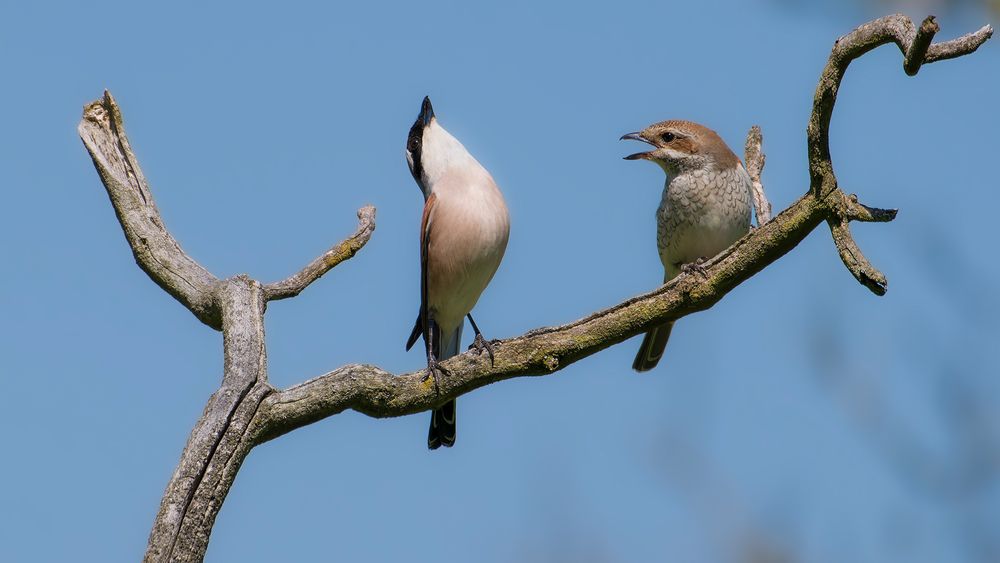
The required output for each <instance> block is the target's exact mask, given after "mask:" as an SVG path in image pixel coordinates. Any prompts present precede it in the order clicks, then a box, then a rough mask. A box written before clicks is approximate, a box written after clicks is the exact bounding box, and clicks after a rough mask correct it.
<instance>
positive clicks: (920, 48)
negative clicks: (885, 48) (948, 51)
mask: <svg viewBox="0 0 1000 563" xmlns="http://www.w3.org/2000/svg"><path fill="white" fill-rule="evenodd" d="M940 30H941V26H939V25H938V23H937V20H935V19H934V16H927V17H926V18H924V21H923V22H922V23H921V24H920V27H919V28H917V32H916V35H914V37H913V41H912V42H911V43H910V47H909V49H907V50H906V53H905V54H904V56H903V72H905V73H906V74H907V75H909V76H914V75H916V74H917V72H918V71H919V70H920V65H922V64H923V63H924V59H925V58H926V56H927V49H928V48H930V46H931V41H932V40H933V39H934V35H935V34H937V32H938V31H940Z"/></svg>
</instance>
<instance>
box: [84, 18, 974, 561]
mask: <svg viewBox="0 0 1000 563" xmlns="http://www.w3.org/2000/svg"><path fill="white" fill-rule="evenodd" d="M937 31H938V26H937V23H936V22H935V21H934V19H933V18H927V19H926V20H924V22H923V24H922V25H921V26H920V27H919V28H916V27H915V26H914V25H913V23H912V22H911V21H910V20H909V19H908V18H906V17H905V16H901V15H895V16H888V17H885V18H881V19H879V20H875V21H872V22H869V23H867V24H865V25H862V26H861V27H859V28H858V29H856V30H854V31H853V32H851V33H849V34H847V35H845V36H844V37H841V38H840V39H839V40H837V42H836V43H835V44H834V47H833V51H832V52H831V54H830V59H829V61H828V62H827V65H826V67H825V68H824V69H823V73H822V75H821V77H820V82H819V85H818V87H817V89H816V96H815V99H814V105H813V114H812V117H811V118H810V120H809V125H808V143H809V147H808V149H809V153H808V154H809V171H810V185H809V190H808V191H807V192H806V195H804V196H803V197H802V198H800V199H799V200H798V201H796V202H795V203H794V204H792V205H791V206H790V207H789V208H788V209H786V210H784V211H782V212H781V213H779V214H778V215H777V216H776V217H774V218H773V219H769V217H770V204H769V203H768V202H767V198H766V197H765V196H764V191H763V185H762V184H761V182H760V173H761V169H762V168H763V165H764V156H763V153H762V152H761V151H760V145H761V136H760V130H759V129H757V128H756V127H755V128H754V129H752V130H751V131H750V134H749V136H748V138H747V144H746V161H747V170H748V172H750V175H751V179H752V180H753V182H754V192H755V193H754V200H755V204H756V206H757V219H758V225H759V227H758V228H757V229H755V230H754V231H753V232H751V233H750V234H749V235H747V236H746V237H744V238H742V239H741V240H739V241H737V242H736V244H734V245H733V246H732V247H730V248H729V249H727V250H725V251H724V252H723V253H722V254H720V255H719V256H716V257H715V258H713V259H711V260H709V261H708V262H707V263H706V264H705V267H704V271H703V272H702V273H690V274H682V275H681V276H679V277H677V278H675V279H674V280H672V281H671V282H670V283H668V284H666V285H664V286H663V287H661V288H659V289H657V290H656V291H653V292H650V293H647V294H645V295H640V296H638V297H634V298H632V299H629V300H627V301H625V302H623V303H621V304H619V305H616V306H614V307H611V308H609V309H605V310H603V311H599V312H597V313H594V314H592V315H590V316H588V317H586V318H584V319H581V320H578V321H576V322H572V323H569V324H565V325H562V326H557V327H551V328H541V329H537V330H533V331H531V332H528V333H526V334H524V335H522V336H518V337H515V338H511V339H508V340H504V341H501V342H499V343H498V344H496V345H495V348H496V357H495V363H493V365H491V364H490V362H489V361H488V360H487V359H486V357H485V356H483V357H480V356H478V355H476V354H475V353H465V354H462V355H460V356H456V357H454V358H452V359H449V360H448V361H447V362H445V364H444V365H445V367H447V369H448V372H449V374H450V376H449V377H447V378H442V379H441V380H440V381H439V386H438V387H435V386H434V384H433V383H432V381H431V380H428V381H426V382H425V381H422V379H423V373H424V371H423V370H420V371H417V372H412V373H408V374H405V375H400V376H395V375H393V374H391V373H389V372H387V371H384V370H382V369H379V368H377V367H375V366H368V365H348V366H343V367H340V368H337V369H335V370H333V371H331V372H330V373H327V374H325V375H322V376H320V377H317V378H315V379H312V380H309V381H306V382H305V383H302V384H299V385H296V386H293V387H291V388H288V389H284V390H277V389H274V388H273V387H271V386H270V385H269V384H268V382H267V354H266V351H265V346H264V312H265V309H266V304H267V302H268V301H269V300H276V299H284V298H288V297H294V296H295V295H298V293H299V292H301V291H302V290H303V289H305V288H306V287H307V286H308V285H309V284H310V283H312V282H314V281H316V280H317V279H319V277H320V276H322V275H323V274H325V273H326V272H327V271H329V270H330V269H331V268H333V267H334V266H336V265H337V264H339V263H341V262H343V261H344V260H347V259H349V258H350V257H352V256H353V255H354V254H355V253H356V252H358V251H359V250H360V249H361V248H362V247H363V246H364V245H365V243H366V242H367V241H368V239H369V237H370V236H371V234H372V232H373V230H374V229H375V209H374V208H373V207H371V206H367V207H364V208H362V209H361V210H360V211H359V212H358V219H359V224H358V229H357V231H356V232H355V233H354V234H353V235H351V236H350V237H348V238H347V239H346V240H344V241H343V242H341V243H339V244H337V245H335V246H334V247H333V248H331V249H330V250H329V251H327V252H326V253H325V254H323V255H322V256H320V257H318V258H316V260H314V261H313V262H311V263H310V264H308V265H307V266H305V268H303V269H302V271H300V272H299V273H297V274H295V275H292V276H290V277H288V278H287V279H285V280H283V281H281V282H277V283H272V284H268V285H261V284H260V283H259V282H257V281H256V280H253V279H250V278H249V277H247V276H245V275H240V276H235V277H232V278H230V279H227V280H219V279H218V278H216V277H215V276H213V275H212V274H211V273H210V272H208V271H207V270H205V269H204V268H202V267H201V266H200V265H198V264H197V263H196V262H195V261H194V260H192V259H191V258H190V257H189V256H188V255H187V254H185V253H184V251H183V250H182V249H181V248H180V245H178V244H177V241H175V240H174V238H173V237H172V236H171V235H170V233H169V232H168V231H167V230H166V228H165V227H164V225H163V221H162V220H161V218H160V215H159V212H158V211H157V209H156V205H155V203H154V202H153V197H152V194H151V192H150V189H149V186H148V185H147V184H146V180H145V178H144V177H143V175H142V171H141V170H140V168H139V164H138V162H137V161H136V158H135V155H134V154H133V153H132V150H131V147H130V145H129V142H128V138H127V137H126V136H125V130H124V127H123V123H122V117H121V112H120V111H119V109H118V105H117V104H116V103H115V100H114V98H112V97H111V94H110V93H108V92H105V95H104V98H103V99H101V100H98V101H95V102H92V103H91V104H88V105H87V106H86V107H85V108H84V113H83V120H82V121H81V123H80V126H79V132H80V137H81V138H82V139H83V142H84V145H85V146H86V148H87V150H88V151H89V152H90V155H91V157H92V158H93V161H94V166H95V167H96V168H97V171H98V174H99V175H100V177H101V181H102V182H103V183H104V186H105V188H106V189H107V191H108V195H109V197H110V199H111V203H112V205H113V206H114V208H115V213H116V214H117V216H118V220H119V222H120V223H121V225H122V229H123V231H124V233H125V237H126V239H127V240H128V243H129V245H130V246H131V247H132V252H133V254H134V255H135V259H136V262H137V263H138V264H139V266H140V267H141V268H142V269H143V270H144V271H145V272H146V273H147V274H148V275H149V277H150V278H151V279H152V280H153V281H154V282H156V283H157V284H158V285H159V286H160V287H162V288H163V289H164V290H165V291H167V292H168V293H169V294H170V295H172V296H174V297H175V298H176V299H177V300H178V301H180V302H181V303H182V304H183V305H184V306H185V307H187V308H188V309H189V310H190V311H191V312H192V313H194V314H195V316H196V317H197V318H198V319H199V320H201V321H202V322H203V323H205V324H206V325H208V326H210V327H212V328H214V329H216V330H221V331H222V333H223V343H224V354H225V362H224V374H223V378H222V384H221V386H220V387H219V389H218V390H217V391H216V392H215V393H213V394H212V396H211V397H209V399H208V403H207V404H206V405H205V411H204V413H203V414H202V416H201V418H200V419H199V420H198V422H197V424H196V425H195V427H194V429H193V430H192V431H191V435H190V437H189V438H188V443H187V445H186V446H185V447H184V452H183V453H182V454H181V460H180V463H179V464H178V466H177V469H176V470H175V471H174V474H173V476H172V477H171V479H170V482H169V483H168V484H167V489H166V492H165V493H164V495H163V500H162V501H161V504H160V510H159V513H158V514H157V516H156V520H155V522H154V523H153V529H152V532H151V533H150V537H149V545H148V547H147V551H146V555H145V561H147V562H164V561H201V560H202V559H203V558H204V555H205V550H206V549H207V547H208V541H209V536H210V534H211V531H212V526H213V524H214V523H215V517H216V515H217V514H218V512H219V509H220V508H221V506H222V503H223V501H224V500H225V498H226V495H227V493H228V492H229V489H230V487H231V486H232V483H233V480H234V479H235V478H236V474H237V472H238V471H239V469H240V465H241V464H242V463H243V460H244V459H245V458H246V455H247V454H248V453H249V452H250V450H251V449H252V448H253V447H254V446H255V445H257V444H260V443H262V442H265V441H267V440H271V439H274V438H276V437H278V436H281V435H282V434H285V433H287V432H290V431H292V430H295V429H296V428H299V427H302V426H305V425H307V424H311V423H313V422H316V421H317V420H320V419H322V418H325V417H328V416H331V415H334V414H337V413H339V412H342V411H344V410H345V409H354V410H356V411H359V412H362V413H364V414H367V415H370V416H373V417H389V416H400V415H405V414H411V413H416V412H420V411H424V410H428V409H431V408H433V407H436V406H439V405H440V404H442V403H444V402H445V401H447V400H449V399H453V398H455V397H457V396H459V395H461V394H463V393H467V392H469V391H471V390H473V389H477V388H479V387H483V386H485V385H488V384H490V383H493V382H496V381H501V380H504V379H510V378H512V377H520V376H526V375H545V374H548V373H552V372H554V371H558V370H560V369H562V368H564V367H566V366H567V365H569V364H571V363H573V362H575V361H577V360H579V359H581V358H585V357H587V356H589V355H591V354H595V353H597V352H599V351H601V350H603V349H605V348H607V347H609V346H612V345H614V344H617V343H619V342H622V341H623V340H625V339H627V338H631V337H633V336H636V335H638V334H640V333H643V332H645V331H646V330H648V329H649V328H651V327H653V326H656V325H659V324H662V323H663V322H664V321H667V320H671V319H678V318H680V317H683V316H685V315H689V314H691V313H693V312H696V311H701V310H704V309H707V308H709V307H711V306H712V305H714V304H715V303H716V302H717V301H719V300H720V299H722V297H723V296H724V295H726V293H728V292H729V291H730V290H732V289H733V288H735V287H736V286H737V285H739V284H740V283H742V282H743V281H745V280H747V279H748V278H750V277H751V276H753V275H754V274H756V273H757V272H759V271H760V270H761V269H763V268H764V267H766V266H767V265H768V264H771V263H772V262H774V261H775V260H777V259H778V258H780V257H781V256H782V255H784V254H785V253H786V252H788V251H790V250H791V249H792V248H794V247H795V246H796V245H797V244H798V243H799V242H800V241H801V240H802V239H804V238H805V237H806V235H808V234H809V233H810V232H812V231H813V229H815V228H816V227H817V226H818V225H819V224H820V223H823V222H824V221H825V222H826V223H827V224H828V225H829V227H830V230H831V233H832V235H833V239H834V241H835V243H836V247H837V250H838V252H839V253H840V256H841V259H842V260H843V261H844V265H845V266H846V267H847V268H848V270H850V271H851V273H852V274H853V275H854V276H855V277H856V278H857V279H858V281H860V282H861V283H862V284H864V285H865V286H866V287H868V288H869V289H871V290H872V291H873V292H875V293H877V294H879V295H881V294H882V293H884V292H885V290H886V279H885V276H884V275H882V273H881V272H879V271H878V270H877V269H875V268H874V267H873V266H872V265H871V264H870V263H869V262H868V260H867V259H866V258H865V257H864V255H863V254H862V253H861V250H860V249H859V248H858V246H857V244H856V243H855V242H854V239H853V238H852V236H851V232H850V229H849V222H850V221H891V220H892V219H893V218H894V217H895V215H896V212H895V211H894V210H884V209H874V208H869V207H866V206H864V205H862V204H860V203H858V201H857V198H856V197H855V196H853V195H851V196H848V195H847V194H845V193H844V192H842V191H841V190H840V189H839V187H838V186H837V180H836V177H835V176H834V173H833V165H832V163H831V161H830V150H829V126H830V118H831V116H832V113H833V106H834V103H835V101H836V94H837V89H838V88H839V86H840V81H841V79H842V78H843V76H844V72H845V71H846V70H847V66H848V65H849V64H850V62H851V61H852V60H854V59H855V58H857V57H860V56H861V55H863V54H865V53H866V52H868V51H870V50H871V49H874V48H875V47H878V46H879V45H883V44H885V43H890V42H894V43H896V45H898V46H899V48H900V50H901V51H902V52H903V55H904V61H903V67H904V70H905V72H906V73H907V74H910V75H913V74H916V73H917V72H918V71H919V69H920V66H921V64H927V63H930V62H934V61H938V60H943V59H947V58H953V57H958V56H961V55H965V54H968V53H971V52H973V51H975V50H976V49H977V48H978V47H979V46H980V45H982V43H983V42H985V41H986V40H987V39H989V38H990V36H991V35H992V33H993V30H992V29H991V28H990V27H989V26H986V27H984V28H982V29H980V30H979V31H977V32H975V33H972V34H969V35H966V36H964V37H961V38H959V39H955V40H952V41H948V42H945V43H938V44H932V43H931V41H932V39H933V36H934V34H935V33H936V32H937Z"/></svg>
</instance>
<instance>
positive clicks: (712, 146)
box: [620, 120, 752, 372]
mask: <svg viewBox="0 0 1000 563" xmlns="http://www.w3.org/2000/svg"><path fill="white" fill-rule="evenodd" d="M620 140H634V141H642V142H644V143H648V144H650V145H652V146H653V149H652V150H650V151H647V152H639V153H635V154H630V155H628V156H626V157H624V158H625V160H648V161H650V162H654V163H656V164H657V165H659V166H660V168H662V169H663V172H664V174H666V181H665V183H664V187H663V196H662V198H661V200H660V206H659V208H658V209H657V210H656V245H657V248H658V250H659V253H660V261H661V262H662V263H663V283H667V282H668V281H670V280H671V279H673V278H674V277H676V276H677V275H678V274H679V273H680V272H682V271H690V270H691V269H694V270H700V268H701V266H700V265H701V262H702V261H704V260H706V259H708V258H712V257H713V256H715V255H717V254H719V253H720V252H722V251H723V250H725V249H726V248H728V247H729V246H730V245H732V244H733V243H734V242H736V241H737V240H739V239H740V238H741V237H743V236H744V235H746V234H747V233H748V232H749V231H750V212H751V210H752V204H751V199H750V198H751V195H750V194H751V181H750V175H749V174H747V171H746V168H744V167H743V163H742V162H740V159H739V157H737V156H736V155H735V154H733V151H732V150H730V148H729V147H728V146H727V145H726V142H725V141H723V140H722V138H721V137H719V135H718V134H717V133H716V132H715V131H713V130H711V129H709V128H707V127H705V126H704V125H699V124H698V123H694V122H691V121H684V120H668V121H661V122H659V123H654V124H652V125H650V126H648V127H646V128H645V129H643V130H642V131H636V132H634V133H627V134H625V135H622V137H621V139H620ZM673 325H674V323H673V321H669V322H667V323H664V324H662V325H659V326H656V327H653V328H652V329H651V330H649V331H648V332H646V335H645V337H644V338H643V339H642V345H641V346H640V347H639V351H638V353H637V354H636V356H635V361H633V362H632V369H634V370H636V371H639V372H644V371H649V370H651V369H653V368H654V367H656V364H657V363H658V362H659V361H660V358H661V357H662V356H663V351H664V350H665V349H666V346H667V340H668V339H669V338H670V331H671V330H672V329H673Z"/></svg>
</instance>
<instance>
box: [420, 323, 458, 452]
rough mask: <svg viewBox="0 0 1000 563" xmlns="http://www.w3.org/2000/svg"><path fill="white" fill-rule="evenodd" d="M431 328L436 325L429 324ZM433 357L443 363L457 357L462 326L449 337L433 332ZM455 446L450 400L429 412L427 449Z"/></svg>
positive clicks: (453, 414)
mask: <svg viewBox="0 0 1000 563" xmlns="http://www.w3.org/2000/svg"><path fill="white" fill-rule="evenodd" d="M431 325H432V327H433V328H437V324H436V323H434V322H433V321H432V322H431ZM432 341H433V344H434V350H433V352H434V356H435V357H436V358H437V359H438V361H442V362H443V361H444V360H447V359H448V358H450V357H452V356H457V355H458V347H459V345H460V344H461V343H462V325H461V324H460V325H458V328H457V329H455V330H454V331H453V332H452V333H451V334H450V335H445V334H444V333H442V332H441V331H435V332H434V334H433V338H432ZM454 445H455V401H454V400H451V401H448V402H447V403H445V404H443V405H441V406H440V407H439V408H437V409H434V411H433V412H431V427H430V429H429V430H428V431H427V447H428V448H429V449H432V450H436V449H438V448H440V447H441V446H444V447H446V448H450V447H452V446H454Z"/></svg>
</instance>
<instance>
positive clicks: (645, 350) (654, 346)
mask: <svg viewBox="0 0 1000 563" xmlns="http://www.w3.org/2000/svg"><path fill="white" fill-rule="evenodd" d="M673 328H674V323H673V321H671V322H669V323H667V324H664V325H660V326H658V327H656V328H654V329H653V330H651V331H649V332H647V333H646V336H645V337H644V338H643V339H642V346H639V353H638V354H636V355H635V361H633V362H632V369H634V370H635V371H649V370H651V369H653V368H655V367H656V364H657V363H658V362H659V361H660V358H662V357H663V351H664V350H666V348H667V340H669V339H670V330H671V329H673Z"/></svg>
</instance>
